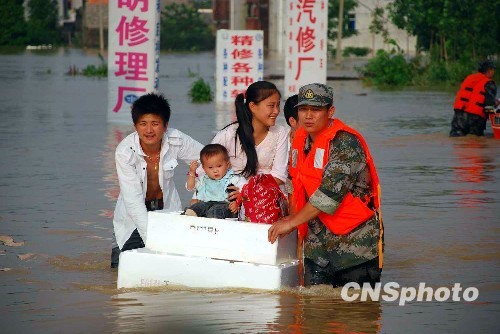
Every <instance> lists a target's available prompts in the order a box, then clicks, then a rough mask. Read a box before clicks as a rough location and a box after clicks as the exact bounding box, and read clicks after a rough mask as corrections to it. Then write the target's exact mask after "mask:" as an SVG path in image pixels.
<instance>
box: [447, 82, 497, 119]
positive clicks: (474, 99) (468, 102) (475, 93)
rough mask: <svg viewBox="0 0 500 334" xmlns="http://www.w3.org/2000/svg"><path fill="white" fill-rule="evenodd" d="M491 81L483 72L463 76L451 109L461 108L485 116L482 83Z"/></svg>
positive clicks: (484, 92)
mask: <svg viewBox="0 0 500 334" xmlns="http://www.w3.org/2000/svg"><path fill="white" fill-rule="evenodd" d="M488 81H491V79H490V78H488V77H487V76H486V75H484V74H483V73H475V74H471V75H469V76H468V77H467V78H465V80H464V82H462V85H461V86H460V90H459V91H458V93H457V96H456V98H455V103H454V104H453V109H456V110H463V111H465V112H468V113H470V114H475V115H478V116H481V117H483V118H486V114H485V113H484V98H485V94H486V91H485V89H484V85H486V83H487V82H488Z"/></svg>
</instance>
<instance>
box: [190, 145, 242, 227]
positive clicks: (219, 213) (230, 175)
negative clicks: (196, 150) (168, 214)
mask: <svg viewBox="0 0 500 334" xmlns="http://www.w3.org/2000/svg"><path fill="white" fill-rule="evenodd" d="M200 161H201V166H202V168H203V171H204V172H205V175H201V176H197V174H196V169H197V168H198V162H197V161H192V162H191V164H190V165H189V172H188V175H187V181H186V189H187V190H188V191H194V192H195V193H194V196H193V199H192V200H191V206H190V207H189V208H187V209H186V211H185V215H187V216H195V217H207V218H218V219H225V218H238V207H237V205H236V202H235V201H231V202H230V201H229V200H228V199H227V195H228V192H229V191H230V190H228V187H229V186H236V187H238V188H241V187H242V186H243V184H244V183H245V179H244V178H243V177H242V176H241V175H236V174H234V172H233V170H232V169H231V162H230V161H229V153H227V150H226V148H225V147H224V146H222V145H220V144H208V145H207V146H205V147H204V148H203V149H202V150H201V152H200Z"/></svg>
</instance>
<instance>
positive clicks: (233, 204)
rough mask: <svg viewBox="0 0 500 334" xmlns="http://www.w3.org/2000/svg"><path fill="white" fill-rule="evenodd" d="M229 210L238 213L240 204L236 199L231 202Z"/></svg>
mask: <svg viewBox="0 0 500 334" xmlns="http://www.w3.org/2000/svg"><path fill="white" fill-rule="evenodd" d="M229 211H231V213H238V211H239V210H238V204H236V201H232V202H230V203H229Z"/></svg>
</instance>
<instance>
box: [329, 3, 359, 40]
mask: <svg viewBox="0 0 500 334" xmlns="http://www.w3.org/2000/svg"><path fill="white" fill-rule="evenodd" d="M357 6H358V2H357V1H356V0H344V11H343V12H344V13H343V15H342V38H347V37H350V36H353V35H357V33H358V32H357V30H355V29H350V28H349V12H352V11H353V10H354V9H355V8H356V7H357ZM338 26H339V0H334V1H328V39H329V40H330V41H334V40H336V39H337V31H338Z"/></svg>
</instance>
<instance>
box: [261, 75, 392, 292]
mask: <svg viewBox="0 0 500 334" xmlns="http://www.w3.org/2000/svg"><path fill="white" fill-rule="evenodd" d="M297 106H298V117H299V126H300V127H299V129H298V130H297V131H296V133H295V138H294V141H293V143H292V151H291V154H290V156H291V158H290V164H289V172H290V177H291V179H292V186H293V203H292V206H293V207H294V211H293V212H295V213H294V214H292V215H290V216H287V217H284V218H282V219H280V220H278V221H277V222H275V223H274V224H273V225H272V226H271V227H270V228H269V231H268V239H269V241H270V242H271V243H274V242H275V241H276V239H277V238H278V237H279V236H280V235H284V234H287V233H289V232H291V231H292V230H293V229H295V228H298V229H299V240H300V241H301V242H303V243H304V245H303V249H304V254H303V255H304V284H305V285H306V286H309V285H316V284H331V285H333V286H334V287H337V286H342V285H344V284H346V283H348V282H353V281H354V282H358V283H360V284H362V283H365V282H367V283H370V284H371V285H374V284H375V283H376V282H379V281H380V276H381V273H382V255H383V225H382V219H381V215H380V186H379V182H378V176H377V172H376V170H375V166H374V163H373V159H372V157H371V155H370V152H369V150H368V146H367V145H366V142H365V140H364V139H363V137H362V136H361V135H360V134H359V133H358V132H357V131H356V130H354V129H352V128H351V127H349V126H347V125H346V124H344V123H343V122H342V121H341V120H339V119H333V114H334V112H335V108H334V106H333V90H332V88H330V87H328V86H326V85H323V84H318V83H314V84H309V85H306V86H303V87H301V88H300V90H299V103H298V105H297Z"/></svg>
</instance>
